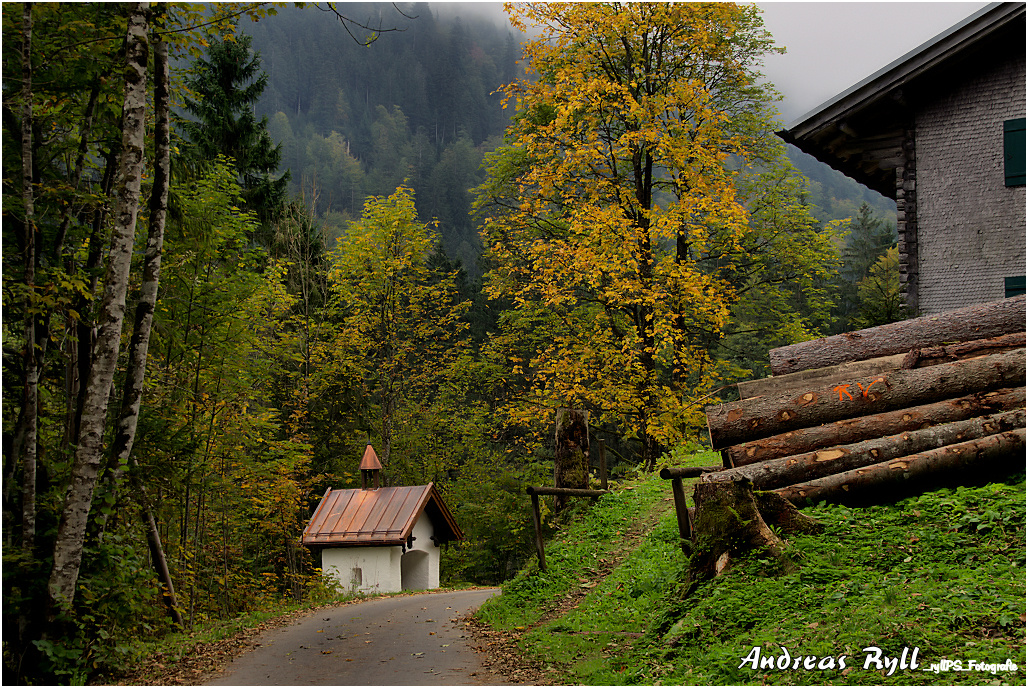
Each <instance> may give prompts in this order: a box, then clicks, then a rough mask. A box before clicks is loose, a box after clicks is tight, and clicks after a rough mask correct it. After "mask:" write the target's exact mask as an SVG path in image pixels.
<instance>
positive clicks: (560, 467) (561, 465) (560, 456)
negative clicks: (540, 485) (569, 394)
mask: <svg viewBox="0 0 1028 688" xmlns="http://www.w3.org/2000/svg"><path fill="white" fill-rule="evenodd" d="M555 445H556V446H555V450H554V457H553V484H554V485H555V486H556V487H569V488H575V489H579V490H584V489H587V488H588V487H589V412H588V411H579V410H576V409H566V408H562V409H557V431H556V438H555ZM566 506H567V497H566V496H565V495H557V496H556V507H555V509H556V511H558V512H560V511H563V510H564V508H565V507H566Z"/></svg>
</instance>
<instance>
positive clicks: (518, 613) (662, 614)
mask: <svg viewBox="0 0 1028 688" xmlns="http://www.w3.org/2000/svg"><path fill="white" fill-rule="evenodd" d="M692 462H693V463H694V465H703V464H709V463H713V462H714V461H712V459H711V456H710V455H709V454H708V455H698V456H696V457H694V458H693V460H692ZM690 492H691V491H690ZM670 498H671V492H670V485H669V484H668V483H666V482H665V481H661V480H660V479H659V478H657V477H656V476H652V477H644V478H640V479H637V480H635V481H633V482H629V483H625V484H622V485H621V486H620V487H619V488H618V489H617V490H616V491H615V492H613V493H612V494H609V495H606V496H604V497H603V498H601V499H600V500H599V501H597V502H596V503H594V504H590V503H589V502H587V501H586V500H581V503H579V504H576V506H575V508H574V510H573V512H572V513H571V514H570V515H569V517H568V519H567V521H566V522H565V523H564V525H563V526H562V527H561V529H560V531H559V532H558V534H557V536H556V537H555V538H554V539H553V541H552V542H550V543H549V544H548V546H547V549H546V558H547V564H548V570H547V571H545V572H542V571H539V569H538V566H537V565H536V563H535V562H534V561H533V562H532V563H530V565H529V566H528V567H526V569H525V570H523V571H522V572H521V573H519V574H518V576H517V577H516V578H514V579H513V580H511V581H509V582H508V583H507V584H505V585H504V586H503V595H502V596H501V597H498V598H494V599H493V600H491V601H490V602H489V603H487V604H486V605H485V606H484V607H483V608H482V609H481V610H480V612H479V618H480V619H481V620H483V621H484V622H486V623H488V624H490V625H491V626H492V627H493V628H494V629H497V630H503V631H505V632H508V633H510V634H511V635H512V636H513V637H514V638H515V640H516V642H517V644H518V646H519V647H520V648H521V649H522V651H523V652H524V653H525V654H526V655H528V656H529V657H531V658H535V659H538V660H541V661H543V662H545V663H546V664H547V665H549V669H550V671H551V675H555V676H557V677H559V679H558V680H559V681H560V682H564V683H576V684H588V685H604V684H658V683H664V684H685V685H696V684H777V685H785V684H848V685H868V684H875V685H878V684H896V685H900V684H903V685H911V684H924V685H931V684H934V685H939V684H946V685H952V684H955V685H982V684H986V685H987V684H997V685H1000V684H1014V685H1024V683H1025V480H1024V475H1023V474H1022V475H1021V476H1019V477H1016V478H1013V479H1009V480H1007V481H1004V482H998V483H990V484H988V485H985V486H981V487H958V488H952V489H941V490H936V491H933V492H930V493H927V494H924V495H920V496H917V497H912V498H908V499H905V500H902V501H900V502H897V503H895V504H891V505H885V506H874V507H869V508H863V509H852V508H847V507H843V506H827V505H822V506H819V507H814V508H810V509H807V510H805V511H806V513H808V514H809V515H811V516H813V517H815V518H817V519H818V520H820V521H821V522H822V523H824V525H825V526H826V529H825V532H824V533H822V534H820V535H816V536H797V537H794V538H791V540H790V542H791V545H792V548H793V550H794V554H795V556H796V557H797V558H798V559H799V561H800V562H801V569H800V570H799V572H797V573H793V574H789V575H783V576H774V575H769V574H768V573H767V571H768V562H762V561H755V560H751V561H746V562H744V563H742V564H740V565H738V566H737V567H735V568H734V569H732V570H730V571H729V572H727V573H726V574H725V575H723V576H721V577H720V578H718V579H716V580H714V581H710V582H708V583H706V584H703V585H701V586H700V587H699V588H698V589H697V590H696V591H695V592H694V593H693V594H692V595H691V596H689V597H685V596H684V594H683V587H682V585H681V576H682V573H683V571H684V570H685V558H684V556H683V554H682V552H681V550H680V549H679V547H678V541H677V537H678V535H677V527H676V524H675V517H674V507H673V505H672V502H671V499H670ZM755 648H757V649H755ZM865 648H878V650H879V651H880V652H876V651H875V650H867V651H865ZM915 649H916V650H917V654H916V655H914V651H915ZM904 650H906V653H905V654H904ZM868 656H870V657H871V661H870V662H869V661H868ZM786 657H787V658H786ZM797 659H798V661H797ZM875 659H877V660H878V661H880V662H881V665H880V668H879V666H877V665H876V663H875V661H874V660H875ZM892 659H895V660H897V661H896V665H895V666H893V665H892V664H890V661H891V660H892ZM1008 659H1009V660H1011V661H1012V662H1013V663H1014V664H1016V665H1017V670H1016V671H1004V670H997V671H996V672H995V673H993V671H991V670H990V669H989V668H984V669H983V668H982V665H990V664H992V665H997V664H1003V663H1004V662H1006V660H1008ZM744 660H748V661H744ZM903 660H905V661H903ZM945 660H948V661H951V662H955V661H957V660H959V661H960V662H961V665H960V668H961V670H960V671H957V670H956V666H955V665H950V666H947V667H946V668H947V669H948V670H945V671H942V668H943V667H939V666H938V665H940V664H941V663H943V662H944V661H945ZM901 661H902V663H901ZM972 662H974V663H976V664H972ZM914 663H916V667H914V666H912V664H914ZM865 664H866V665H867V666H866V668H865ZM786 665H788V668H781V669H779V668H778V667H779V666H782V667H785V666H786ZM804 665H806V666H807V667H809V668H804ZM933 665H935V666H936V668H939V669H940V672H939V673H935V672H933V671H932V668H933ZM1008 666H1009V665H1008ZM819 667H820V668H819ZM993 668H996V667H993ZM890 669H891V671H890Z"/></svg>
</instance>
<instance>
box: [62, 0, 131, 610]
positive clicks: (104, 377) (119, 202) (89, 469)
mask: <svg viewBox="0 0 1028 688" xmlns="http://www.w3.org/2000/svg"><path fill="white" fill-rule="evenodd" d="M128 11H129V17H128V32H127V35H126V39H125V53H126V69H125V105H124V110H123V121H122V146H121V157H120V160H119V163H118V177H117V183H116V185H115V205H114V207H115V211H114V227H113V231H112V236H111V247H110V258H109V261H108V265H107V273H106V277H105V284H104V295H103V301H102V302H101V305H100V326H99V329H98V333H97V339H96V344H95V346H94V347H93V351H92V354H91V358H92V365H91V367H90V372H89V379H88V381H87V383H86V390H85V400H84V404H83V413H82V420H81V425H80V427H79V442H78V446H77V448H76V450H75V457H74V461H73V463H72V469H71V485H70V486H69V488H68V494H67V497H66V498H65V502H64V509H63V511H62V513H61V521H60V525H59V526H58V531H57V539H56V541H55V543H54V562H53V569H52V570H51V572H50V580H49V584H48V590H49V595H50V603H51V613H53V612H54V611H55V607H56V605H68V606H70V605H71V603H72V602H73V600H74V598H75V584H76V582H77V581H78V575H79V567H80V565H81V563H82V547H83V543H84V540H85V534H86V525H87V523H88V520H89V511H90V507H91V505H92V501H93V492H94V490H95V488H96V481H97V475H98V473H99V469H100V459H101V454H102V449H103V433H104V426H105V424H106V419H107V400H108V396H109V395H110V390H111V384H112V382H113V379H114V370H115V367H116V365H117V362H118V351H119V349H120V345H121V329H122V324H123V322H124V319H125V297H126V293H127V291H128V282H129V271H130V268H131V264H132V246H133V240H134V236H135V229H136V219H137V216H138V214H139V193H140V185H141V180H142V175H143V164H144V159H145V158H144V143H145V135H146V117H145V115H146V69H147V60H148V56H149V47H148V40H147V29H148V17H147V15H148V12H149V4H148V3H135V4H133V5H130V6H129V10H128Z"/></svg>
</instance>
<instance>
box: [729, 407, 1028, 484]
mask: <svg viewBox="0 0 1028 688" xmlns="http://www.w3.org/2000/svg"><path fill="white" fill-rule="evenodd" d="M1024 402H1025V388H1024V387H1019V388H1017V389H998V390H996V391H994V392H980V393H977V394H968V395H966V396H962V397H957V398H955V399H947V400H946V401H937V402H935V403H933V404H923V405H921V406H913V407H911V408H906V409H899V410H897V411H888V412H886V413H878V414H875V415H873V416H862V417H860V418H847V419H846V420H838V421H835V422H834V423H826V424H824V425H815V426H814V427H810V428H800V429H799V430H792V431H790V432H786V433H782V434H780V435H772V436H771V437H765V438H764V439H759V440H753V441H752V442H744V443H742V444H736V445H732V446H731V447H726V448H724V449H722V450H721V455H722V457H724V459H725V465H726V466H729V467H739V466H748V465H750V464H754V463H758V462H760V461H770V460H772V459H778V458H781V457H783V456H793V455H795V454H803V453H804V452H809V451H814V450H815V449H821V448H824V447H833V446H836V445H839V444H853V443H855V442H861V441H863V440H868V439H871V438H874V437H884V436H885V435H895V434H896V433H900V432H906V431H908V430H917V429H918V428H924V427H929V426H932V425H942V424H944V423H952V422H955V421H959V420H967V419H968V418H974V417H975V416H984V415H989V414H991V413H997V412H1000V411H1009V410H1011V409H1017V408H1024Z"/></svg>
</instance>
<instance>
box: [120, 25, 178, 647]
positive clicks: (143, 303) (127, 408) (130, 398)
mask: <svg viewBox="0 0 1028 688" xmlns="http://www.w3.org/2000/svg"><path fill="white" fill-rule="evenodd" d="M153 54H154V100H153V102H154V119H155V129H154V139H155V149H156V151H157V159H156V161H155V165H154V178H153V190H152V192H151V195H150V225H149V231H148V234H147V243H146V255H145V257H144V259H143V282H142V285H141V287H140V293H139V300H138V302H137V303H136V315H135V323H134V327H133V330H132V341H131V342H130V344H129V355H128V368H127V370H126V372H125V387H124V391H123V392H122V398H121V416H120V417H119V419H118V426H117V429H116V431H115V435H114V443H113V449H112V457H113V460H112V465H113V466H114V468H113V470H112V471H111V475H110V479H109V480H108V483H109V495H110V497H109V499H110V500H111V501H112V502H113V499H114V495H115V494H116V493H117V490H118V489H119V488H120V485H121V482H122V479H123V476H124V474H125V471H126V469H127V468H129V467H131V470H132V473H131V476H132V482H133V486H134V488H135V491H136V495H137V498H138V500H139V503H140V509H141V510H142V516H143V525H144V526H145V527H146V530H147V542H148V544H149V547H150V556H151V558H152V559H153V566H154V571H155V572H156V574H157V578H158V580H159V581H160V582H161V586H162V587H163V589H164V590H163V594H162V599H163V600H164V603H165V606H166V607H167V608H168V613H169V615H170V616H171V618H172V621H174V623H175V624H176V625H177V626H178V627H179V628H182V627H183V621H182V615H181V613H180V612H179V610H178V600H177V599H176V597H175V586H174V584H173V583H172V580H171V573H170V571H169V569H168V561H167V557H166V556H165V554H164V546H163V544H162V542H161V535H160V531H159V530H158V528H157V521H156V519H154V516H153V510H152V507H151V503H150V499H149V497H148V496H147V493H146V486H145V485H143V484H142V481H141V480H140V479H139V476H138V474H137V472H136V463H135V457H134V456H133V455H132V447H133V445H134V443H135V439H136V428H137V426H138V423H139V409H140V406H141V404H142V399H143V381H144V379H145V377H146V361H147V353H148V351H149V348H150V333H151V331H152V328H153V313H154V308H155V307H156V305H157V287H158V283H159V278H160V273H161V255H162V252H163V249H164V227H165V222H166V220H167V215H168V190H169V187H170V179H171V177H170V174H171V115H170V112H171V104H170V95H169V69H168V44H167V43H165V42H164V41H163V40H161V38H160V36H157V38H156V39H155V40H154V49H153ZM101 518H102V519H104V520H106V516H101Z"/></svg>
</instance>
